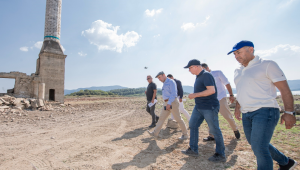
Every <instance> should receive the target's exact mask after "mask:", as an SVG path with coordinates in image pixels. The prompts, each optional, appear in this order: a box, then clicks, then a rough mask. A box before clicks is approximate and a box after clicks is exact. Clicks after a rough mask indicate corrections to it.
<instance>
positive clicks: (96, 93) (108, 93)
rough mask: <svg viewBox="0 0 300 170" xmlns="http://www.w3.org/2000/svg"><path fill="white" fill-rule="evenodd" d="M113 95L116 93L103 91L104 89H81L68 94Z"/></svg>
mask: <svg viewBox="0 0 300 170" xmlns="http://www.w3.org/2000/svg"><path fill="white" fill-rule="evenodd" d="M113 95H116V94H114V93H112V92H106V91H102V90H80V91H78V92H74V93H71V94H67V95H66V96H113Z"/></svg>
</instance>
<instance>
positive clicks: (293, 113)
mask: <svg viewBox="0 0 300 170" xmlns="http://www.w3.org/2000/svg"><path fill="white" fill-rule="evenodd" d="M284 113H286V114H289V115H294V116H296V113H295V112H289V111H284Z"/></svg>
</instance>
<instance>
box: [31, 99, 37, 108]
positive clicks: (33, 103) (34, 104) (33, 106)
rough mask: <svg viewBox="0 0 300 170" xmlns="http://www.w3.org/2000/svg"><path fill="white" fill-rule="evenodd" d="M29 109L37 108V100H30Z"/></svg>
mask: <svg viewBox="0 0 300 170" xmlns="http://www.w3.org/2000/svg"><path fill="white" fill-rule="evenodd" d="M31 107H32V108H33V109H36V108H37V107H39V106H38V103H37V100H34V99H33V100H31Z"/></svg>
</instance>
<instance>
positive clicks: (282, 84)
mask: <svg viewBox="0 0 300 170" xmlns="http://www.w3.org/2000/svg"><path fill="white" fill-rule="evenodd" d="M274 85H275V86H276V87H277V88H278V90H279V91H280V94H281V97H282V101H283V104H284V110H285V111H290V112H292V111H294V98H293V95H292V92H291V90H290V88H289V85H288V84H287V81H286V80H284V81H278V82H275V83H274ZM284 121H285V127H286V129H291V128H292V127H293V126H294V124H295V123H296V117H295V116H293V115H290V114H286V113H284V114H283V115H282V116H281V124H283V122H284Z"/></svg>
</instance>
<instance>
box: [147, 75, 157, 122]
mask: <svg viewBox="0 0 300 170" xmlns="http://www.w3.org/2000/svg"><path fill="white" fill-rule="evenodd" d="M147 81H148V83H149V84H148V87H147V90H146V91H145V94H146V96H147V107H146V111H147V112H148V113H149V114H150V115H151V117H152V123H151V125H150V126H149V128H153V127H155V126H156V122H157V121H158V119H159V117H158V116H156V114H155V105H156V104H154V105H153V106H151V107H149V103H154V100H155V99H157V98H156V92H157V88H156V84H155V83H154V82H153V81H152V77H151V76H150V75H148V76H147Z"/></svg>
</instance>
